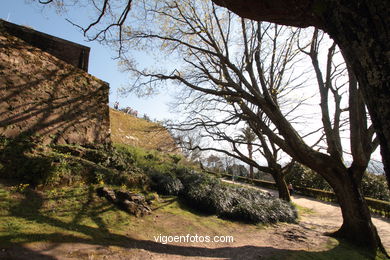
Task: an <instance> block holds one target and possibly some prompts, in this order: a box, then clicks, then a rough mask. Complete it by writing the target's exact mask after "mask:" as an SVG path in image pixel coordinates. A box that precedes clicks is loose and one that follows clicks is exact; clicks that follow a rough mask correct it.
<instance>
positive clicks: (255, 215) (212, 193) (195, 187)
mask: <svg viewBox="0 0 390 260" xmlns="http://www.w3.org/2000/svg"><path fill="white" fill-rule="evenodd" d="M175 173H176V176H175V175H174V174H170V175H167V174H161V173H160V174H156V173H153V174H151V176H152V177H151V178H152V180H154V182H155V183H159V185H160V186H157V191H158V192H160V191H159V190H161V189H162V190H163V194H171V195H175V194H179V197H181V198H183V199H184V200H185V201H186V202H187V204H189V205H190V206H191V207H193V208H196V209H198V210H200V211H202V212H205V213H210V214H216V215H218V216H219V217H222V218H227V219H232V220H239V221H244V222H248V223H255V224H256V223H275V222H278V221H284V222H294V221H295V219H296V217H297V213H296V210H295V208H294V207H293V206H292V205H291V204H289V203H287V202H284V201H282V200H279V199H276V198H273V197H270V196H269V195H268V194H266V193H263V192H261V191H259V190H255V189H248V188H243V187H237V186H234V185H229V184H226V183H223V182H221V181H220V180H218V179H216V178H214V177H211V176H209V175H206V174H202V173H198V172H195V171H190V170H186V169H178V170H176V172H175ZM155 179H160V180H159V181H156V180H155ZM179 182H180V184H181V185H180V184H178V183H179ZM168 187H169V188H168ZM172 187H175V188H172Z"/></svg>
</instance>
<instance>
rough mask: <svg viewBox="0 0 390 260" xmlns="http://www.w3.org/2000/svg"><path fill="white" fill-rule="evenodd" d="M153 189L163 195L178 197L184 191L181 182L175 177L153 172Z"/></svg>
mask: <svg viewBox="0 0 390 260" xmlns="http://www.w3.org/2000/svg"><path fill="white" fill-rule="evenodd" d="M149 176H150V179H151V184H150V186H151V188H152V189H153V190H155V191H157V192H158V193H160V194H163V195H178V194H179V192H180V191H181V190H182V189H183V184H182V183H181V181H180V180H179V179H178V178H176V177H175V176H173V175H170V174H164V173H161V172H158V171H154V170H151V171H150V173H149Z"/></svg>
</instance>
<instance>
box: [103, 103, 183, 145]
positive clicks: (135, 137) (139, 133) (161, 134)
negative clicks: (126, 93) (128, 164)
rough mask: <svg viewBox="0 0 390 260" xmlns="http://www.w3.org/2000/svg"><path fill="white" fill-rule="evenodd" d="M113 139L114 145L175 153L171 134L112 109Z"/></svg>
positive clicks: (150, 123) (161, 128) (157, 126)
mask: <svg viewBox="0 0 390 260" xmlns="http://www.w3.org/2000/svg"><path fill="white" fill-rule="evenodd" d="M110 120H111V139H112V141H113V142H114V143H120V144H128V145H134V146H138V147H142V148H145V149H154V150H159V151H164V152H172V151H175V149H176V145H175V142H174V140H173V138H172V136H171V135H170V134H169V132H168V131H167V130H166V129H165V128H164V127H162V126H161V125H159V124H156V123H153V122H148V121H146V120H143V119H139V118H137V117H134V116H131V115H128V114H125V113H123V112H121V111H117V110H114V109H110Z"/></svg>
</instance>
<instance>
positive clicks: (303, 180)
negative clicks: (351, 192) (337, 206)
mask: <svg viewBox="0 0 390 260" xmlns="http://www.w3.org/2000/svg"><path fill="white" fill-rule="evenodd" d="M286 182H287V183H291V184H292V185H293V186H299V187H307V188H315V189H320V190H326V191H332V188H331V187H330V186H329V184H328V183H327V182H326V181H325V179H324V178H323V177H322V176H320V175H319V174H317V173H316V172H314V171H313V170H311V169H309V168H308V167H306V166H304V165H302V164H299V163H295V164H294V165H293V166H292V168H291V171H290V172H289V173H288V174H287V175H286Z"/></svg>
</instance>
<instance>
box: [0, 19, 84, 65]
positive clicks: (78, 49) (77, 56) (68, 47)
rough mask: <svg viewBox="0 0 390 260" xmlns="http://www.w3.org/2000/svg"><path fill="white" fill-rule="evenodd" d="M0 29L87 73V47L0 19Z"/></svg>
mask: <svg viewBox="0 0 390 260" xmlns="http://www.w3.org/2000/svg"><path fill="white" fill-rule="evenodd" d="M0 27H1V28H2V30H3V31H6V32H7V33H8V34H11V35H13V36H16V37H18V38H19V39H22V40H23V41H25V42H26V43H28V44H30V45H32V46H34V47H37V48H39V49H41V50H43V51H44V52H47V53H50V54H51V55H53V56H55V57H57V58H58V59H60V60H63V61H65V62H66V63H69V64H71V65H73V66H75V67H77V68H80V69H82V70H84V71H88V62H89V51H90V48H89V47H86V46H83V45H80V44H77V43H74V42H70V41H67V40H64V39H61V38H58V37H55V36H52V35H48V34H46V33H42V32H38V31H35V30H33V29H31V28H28V27H25V26H20V25H16V24H13V23H10V22H6V21H4V20H1V19H0Z"/></svg>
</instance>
